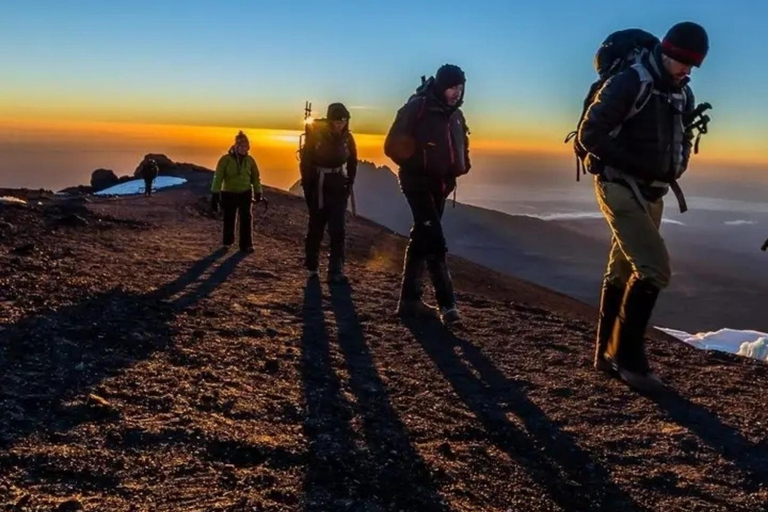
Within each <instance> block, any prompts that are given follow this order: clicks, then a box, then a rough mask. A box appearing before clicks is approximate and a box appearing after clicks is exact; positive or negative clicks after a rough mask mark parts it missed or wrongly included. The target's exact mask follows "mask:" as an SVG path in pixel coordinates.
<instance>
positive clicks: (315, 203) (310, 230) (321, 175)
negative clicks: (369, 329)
mask: <svg viewBox="0 0 768 512" xmlns="http://www.w3.org/2000/svg"><path fill="white" fill-rule="evenodd" d="M349 118H350V115H349V110H347V108H346V107H345V106H344V105H343V104H341V103H332V104H330V105H328V112H327V115H326V118H325V119H318V120H315V121H314V122H312V124H311V125H310V126H308V130H307V138H306V141H305V143H304V146H303V147H302V150H301V166H300V167H301V185H302V187H303V189H304V198H305V199H306V202H307V208H308V209H309V224H308V226H307V236H306V238H305V246H304V252H305V262H304V264H305V266H306V269H307V272H308V275H309V277H310V278H315V277H317V272H318V265H319V260H320V245H321V243H322V241H323V233H324V231H325V228H326V225H327V226H328V235H329V236H330V239H331V240H330V242H331V243H330V245H331V247H330V249H331V250H330V255H329V258H328V282H329V283H332V284H333V283H344V282H346V281H347V277H346V275H345V274H344V258H345V255H344V253H345V247H344V246H345V243H346V242H345V238H346V226H345V220H346V218H345V215H346V211H347V201H348V200H349V195H350V192H351V191H352V187H353V186H354V184H355V177H356V176H357V148H356V146H355V139H354V137H353V136H352V133H351V132H350V131H349Z"/></svg>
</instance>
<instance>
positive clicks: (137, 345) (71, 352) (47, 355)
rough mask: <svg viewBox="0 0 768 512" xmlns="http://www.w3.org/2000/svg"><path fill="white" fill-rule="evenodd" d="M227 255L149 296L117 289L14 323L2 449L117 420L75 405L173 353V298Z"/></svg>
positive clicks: (6, 335)
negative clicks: (113, 379) (156, 356)
mask: <svg viewBox="0 0 768 512" xmlns="http://www.w3.org/2000/svg"><path fill="white" fill-rule="evenodd" d="M224 254H226V251H224V250H218V251H216V252H214V253H212V254H210V255H209V256H207V257H205V258H203V259H202V260H200V261H198V262H197V263H195V264H194V265H192V267H190V268H189V269H188V270H187V271H186V272H184V274H182V275H181V276H179V277H178V278H177V279H175V280H174V281H172V282H170V283H167V284H166V285H164V286H162V287H160V288H159V289H157V290H155V291H153V292H151V293H148V294H136V293H131V292H126V291H125V290H122V289H119V288H116V289H113V290H110V291H107V292H104V293H100V294H98V295H95V296H93V297H91V298H89V299H87V300H85V301H83V302H81V303H79V304H75V305H72V306H67V307H64V308H61V309H59V310H56V311H53V312H50V313H45V314H41V315H38V316H33V317H29V318H25V319H22V320H21V321H19V322H17V323H15V324H12V325H9V326H7V327H6V328H5V330H4V331H3V346H2V347H0V418H2V422H0V448H8V447H10V446H12V445H13V443H14V442H15V441H16V440H19V439H22V438H24V437H26V436H28V435H30V434H32V433H34V432H37V431H58V432H62V431H66V430H69V429H71V428H74V427H75V426H77V425H78V424H80V423H83V422H87V421H101V420H108V419H110V418H112V417H113V416H114V414H116V411H109V410H105V409H103V408H99V407H91V406H88V405H87V404H78V403H76V404H74V405H73V404H68V403H67V402H72V401H77V400H76V399H77V398H78V396H82V394H83V392H84V391H86V390H89V389H90V388H92V387H94V386H96V385H97V384H98V383H100V382H102V381H103V380H104V379H106V378H108V377H110V376H113V375H115V374H117V373H119V372H121V371H123V370H125V369H126V368H128V367H130V366H132V365H133V364H135V363H136V362H138V361H141V360H144V359H146V358H148V357H150V356H151V355H152V354H153V353H155V352H157V351H159V350H165V349H166V348H168V347H169V346H170V344H171V342H172V334H173V333H172V331H171V328H170V323H171V322H172V321H173V319H174V318H175V316H176V314H177V313H178V307H179V304H178V303H177V302H174V301H169V300H168V299H169V298H170V297H172V296H173V295H175V294H177V293H179V292H181V291H183V290H184V289H185V288H186V287H188V286H190V285H191V284H193V283H194V282H195V281H196V280H197V279H199V278H200V276H202V275H203V274H204V273H205V271H206V270H207V269H208V268H209V267H211V266H212V265H213V264H214V263H215V262H216V261H217V260H218V259H219V258H221V257H222V256H223V255H224ZM233 261H236V260H233ZM231 268H234V267H233V266H232V265H230V266H228V267H226V269H225V270H223V271H221V272H220V273H217V272H214V274H215V275H216V278H215V279H213V280H212V281H211V284H209V285H206V286H205V288H204V289H203V291H202V292H198V293H195V294H193V295H192V298H191V299H189V300H188V301H186V302H184V304H185V305H187V306H188V305H190V304H192V303H193V302H194V301H195V300H200V299H202V298H203V297H205V296H206V295H207V294H208V293H210V290H211V289H212V288H211V287H212V286H214V284H213V283H218V282H221V280H222V278H224V277H226V275H228V272H231V270H230V269H231ZM225 271H226V273H225ZM201 287H202V285H201ZM117 414H119V413H117ZM0 469H2V463H0Z"/></svg>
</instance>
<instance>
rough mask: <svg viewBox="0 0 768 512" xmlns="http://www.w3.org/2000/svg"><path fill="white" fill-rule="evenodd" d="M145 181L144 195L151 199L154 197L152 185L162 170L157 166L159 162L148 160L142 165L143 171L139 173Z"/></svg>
mask: <svg viewBox="0 0 768 512" xmlns="http://www.w3.org/2000/svg"><path fill="white" fill-rule="evenodd" d="M139 174H140V175H141V177H142V179H143V180H144V195H145V196H147V197H150V196H151V195H152V183H153V182H154V181H155V178H157V175H158V174H160V169H159V168H158V166H157V162H156V161H155V159H154V158H148V159H146V160H144V161H143V162H142V163H141V171H140V173H139Z"/></svg>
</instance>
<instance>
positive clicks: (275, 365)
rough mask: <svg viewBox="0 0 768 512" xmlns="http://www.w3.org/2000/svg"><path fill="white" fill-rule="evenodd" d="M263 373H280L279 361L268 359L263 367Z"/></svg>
mask: <svg viewBox="0 0 768 512" xmlns="http://www.w3.org/2000/svg"><path fill="white" fill-rule="evenodd" d="M264 371H265V372H267V373H277V372H278V371H280V361H278V360H277V359H270V360H269V361H267V362H266V364H265V365H264Z"/></svg>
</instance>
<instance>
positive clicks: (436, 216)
mask: <svg viewBox="0 0 768 512" xmlns="http://www.w3.org/2000/svg"><path fill="white" fill-rule="evenodd" d="M446 190H447V189H446V188H445V187H444V186H443V185H442V184H441V183H436V184H434V185H432V186H427V185H424V186H418V187H413V188H408V189H406V190H404V193H405V198H406V200H407V201H408V205H409V206H410V207H411V214H412V215H413V227H412V228H411V236H410V240H409V242H408V247H407V249H406V251H405V262H404V264H403V281H402V287H401V290H400V299H401V300H404V301H417V300H421V293H422V289H421V288H422V287H421V281H422V276H423V274H424V267H425V266H426V268H427V269H428V270H429V275H430V278H431V279H432V286H433V287H434V288H435V298H436V299H437V304H438V306H440V307H441V308H444V309H445V308H451V307H453V306H454V305H455V302H456V299H455V297H454V293H453V282H452V280H451V274H450V272H448V264H447V261H446V253H447V252H448V247H447V245H446V241H445V235H444V234H443V225H442V218H443V212H444V211H445V202H446V199H447V198H448V192H447V191H446Z"/></svg>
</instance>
